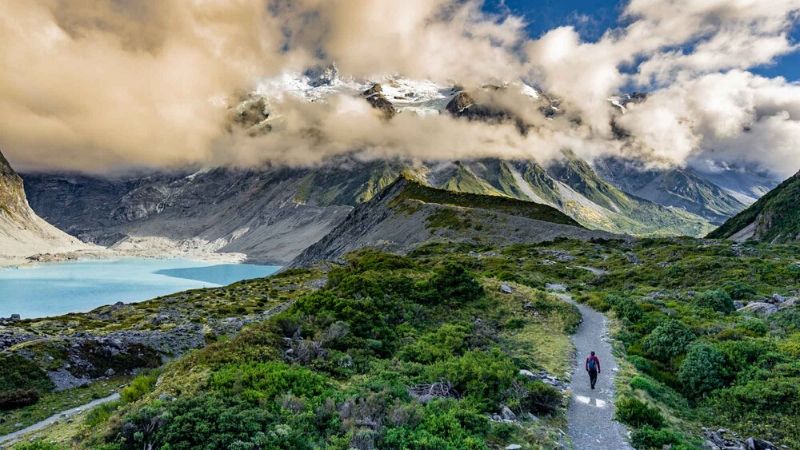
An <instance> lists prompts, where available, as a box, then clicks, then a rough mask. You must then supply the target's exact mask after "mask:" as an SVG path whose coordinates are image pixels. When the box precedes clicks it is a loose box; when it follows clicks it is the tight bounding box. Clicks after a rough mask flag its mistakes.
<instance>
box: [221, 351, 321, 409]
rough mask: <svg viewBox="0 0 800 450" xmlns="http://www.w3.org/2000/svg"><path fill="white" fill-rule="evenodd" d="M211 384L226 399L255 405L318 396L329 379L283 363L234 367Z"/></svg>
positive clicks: (224, 368) (225, 368)
mask: <svg viewBox="0 0 800 450" xmlns="http://www.w3.org/2000/svg"><path fill="white" fill-rule="evenodd" d="M211 385H212V386H213V387H214V388H215V389H217V390H219V391H220V393H222V395H224V396H226V397H236V398H241V399H244V400H246V401H251V402H265V401H271V400H274V399H275V398H276V397H277V396H278V395H282V394H288V393H290V394H292V395H294V396H296V397H300V398H310V397H318V396H320V395H322V394H323V393H324V392H325V390H326V388H327V382H326V380H325V378H324V377H323V376H321V375H318V374H316V373H314V372H312V371H311V370H309V369H307V368H305V367H298V366H291V365H289V364H285V363H282V362H273V361H271V362H265V363H248V364H232V365H230V366H227V367H223V368H221V369H220V370H219V371H217V372H216V373H215V374H214V375H213V377H212V378H211Z"/></svg>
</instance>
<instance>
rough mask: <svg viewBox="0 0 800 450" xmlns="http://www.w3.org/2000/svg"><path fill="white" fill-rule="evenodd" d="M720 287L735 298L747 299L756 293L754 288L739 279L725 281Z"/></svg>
mask: <svg viewBox="0 0 800 450" xmlns="http://www.w3.org/2000/svg"><path fill="white" fill-rule="evenodd" d="M722 289H724V290H725V292H727V293H728V295H730V296H731V298H733V299H736V300H749V299H751V298H753V296H755V295H756V290H755V289H753V287H752V286H750V285H749V284H744V283H742V282H741V281H726V282H725V283H724V284H723V285H722Z"/></svg>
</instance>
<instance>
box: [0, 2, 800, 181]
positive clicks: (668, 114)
mask: <svg viewBox="0 0 800 450" xmlns="http://www.w3.org/2000/svg"><path fill="white" fill-rule="evenodd" d="M799 13H800V1H799V0H774V1H770V2H764V1H760V0H706V1H703V2H698V1H694V0H668V1H664V0H632V1H630V2H629V3H628V4H627V5H626V6H625V9H624V11H623V13H622V17H621V24H622V25H621V26H620V27H619V28H616V29H612V30H608V31H607V32H606V33H605V34H604V35H603V36H602V37H600V38H599V39H597V40H596V41H593V42H586V41H584V40H583V39H582V38H581V36H580V34H579V33H578V31H576V30H575V28H574V27H571V26H564V27H559V28H555V29H553V30H550V31H549V32H548V33H545V34H544V35H542V36H541V37H540V38H538V39H531V38H529V37H528V36H526V34H525V25H526V23H525V19H524V18H523V17H519V16H515V15H513V14H510V13H508V12H503V13H501V14H489V13H486V12H485V11H484V9H483V8H482V2H481V1H480V0H407V1H404V2H400V3H398V2H392V1H375V0H232V1H226V0H186V1H184V0H162V1H159V2H151V1H146V0H128V1H119V0H75V1H70V2H65V1H63V0H28V1H13V0H12V1H11V2H8V3H7V4H5V5H4V14H3V15H2V16H1V17H0V42H3V45H0V148H3V150H4V152H6V153H7V154H8V155H9V157H10V159H11V160H12V162H13V163H14V164H15V165H16V166H17V167H20V168H21V169H24V170H51V169H59V170H61V169H67V170H82V171H95V172H104V171H108V170H125V169H129V168H134V167H178V166H184V165H216V164H236V165H252V164H260V163H263V162H265V161H272V162H277V163H292V164H305V163H312V162H316V161H319V160H320V159H322V158H325V157H328V156H331V155H335V154H339V153H343V152H352V151H361V152H364V153H367V154H370V155H378V156H380V155H402V156H410V157H435V158H442V159H447V158H466V157H479V156H503V157H530V158H536V159H539V160H541V161H547V160H549V159H552V158H554V157H556V156H557V155H558V154H559V153H560V151H561V150H564V149H571V150H573V151H574V152H575V153H577V154H578V155H580V156H583V157H586V158H594V157H597V156H600V155H609V154H620V153H624V154H625V155H627V156H631V155H634V156H638V157H641V158H646V159H652V160H658V161H668V162H670V163H671V164H679V165H680V164H685V163H686V162H687V161H691V160H695V159H698V155H703V154H708V155H711V156H713V158H717V159H720V160H725V161H731V162H735V161H738V160H744V161H751V162H752V161H755V162H757V163H759V164H760V165H761V166H762V167H765V168H768V169H772V170H776V171H781V172H782V173H785V172H787V171H789V170H790V169H789V168H797V167H798V166H800V157H799V156H798V153H800V152H797V151H796V150H795V149H794V148H793V147H794V144H793V143H794V142H796V141H797V137H798V134H797V132H798V128H797V123H798V120H799V119H798V116H800V86H798V85H796V84H793V83H790V82H787V81H786V80H784V79H781V78H775V79H769V78H764V77H759V76H756V75H753V74H752V73H750V72H748V70H750V69H752V68H753V67H755V66H758V65H763V64H769V63H771V62H773V61H775V59H776V58H777V57H779V56H781V55H784V54H787V53H790V52H793V51H796V50H797V44H796V43H793V42H792V41H791V40H790V38H789V35H790V31H791V28H792V27H793V26H794V25H795V23H796V21H797V18H798V14H799ZM330 62H335V63H336V64H337V65H338V67H339V69H340V71H341V72H342V73H343V74H345V75H346V76H350V77H355V78H363V79H383V78H385V77H386V76H388V75H393V74H399V75H402V76H405V77H409V78H413V79H428V80H433V81H436V82H437V83H439V84H441V85H443V86H449V85H453V84H460V85H462V86H465V87H466V88H467V89H468V90H469V91H470V92H471V93H473V94H474V95H476V96H479V97H481V98H480V100H481V101H482V102H486V103H491V104H494V105H496V106H498V107H502V108H503V109H505V110H508V111H512V112H513V113H514V114H515V115H516V116H517V117H520V118H523V119H524V120H525V122H526V123H528V124H530V125H531V128H530V131H529V132H528V133H527V134H525V135H522V134H520V133H519V132H518V130H517V127H515V126H513V125H512V124H494V125H491V124H485V123H479V122H467V121H464V120H456V119H453V118H451V117H448V116H444V115H443V116H426V117H418V116H415V115H414V114H411V113H403V114H400V115H398V116H396V117H395V118H394V119H392V120H390V121H386V120H382V119H381V118H380V117H379V115H378V114H377V113H376V111H374V110H372V109H371V108H370V107H369V105H368V104H367V103H366V102H365V101H363V99H360V98H358V97H357V96H348V95H342V94H335V95H332V96H330V97H328V98H326V99H325V101H322V102H311V103H309V102H304V101H299V100H297V99H296V98H293V97H291V96H287V97H285V98H283V97H282V98H279V99H273V101H272V105H271V108H272V109H273V110H274V111H275V112H278V113H279V115H280V117H281V118H280V120H279V122H276V124H277V125H279V126H276V127H275V130H274V132H273V133H270V134H268V135H266V136H258V137H250V136H247V135H245V134H243V133H233V134H231V133H229V132H228V131H227V130H226V127H225V124H226V120H228V115H229V111H228V106H229V105H230V104H231V102H233V101H235V100H236V99H237V98H238V97H237V96H238V95H240V93H242V92H247V91H251V90H253V89H254V88H255V87H256V86H257V85H258V84H259V82H260V81H263V80H264V79H267V78H270V77H275V76H281V75H282V74H286V73H290V72H297V71H302V70H304V69H307V68H309V67H312V66H314V65H318V64H322V65H325V64H328V63H330ZM516 80H528V81H530V82H534V83H536V84H537V85H539V86H540V87H541V88H543V89H544V90H545V92H547V93H548V94H549V95H552V96H555V97H557V98H558V99H559V100H560V102H561V106H560V109H561V110H562V111H563V112H564V114H563V115H559V116H556V117H555V118H553V119H552V120H546V119H545V118H544V117H543V116H542V115H541V113H540V112H539V107H540V106H542V104H541V103H537V102H534V101H532V100H531V99H530V98H529V97H527V96H524V95H520V94H519V93H518V92H516V91H515V90H514V89H505V90H502V89H501V90H499V91H486V92H484V91H483V90H481V89H480V86H482V85H484V84H487V83H491V84H502V83H504V82H506V81H511V82H513V81H516ZM630 89H640V90H644V91H648V93H649V95H648V97H647V99H646V100H645V101H644V102H642V103H640V104H636V105H630V106H629V108H628V111H627V113H626V114H625V115H624V116H620V114H619V112H618V111H617V109H616V108H614V107H612V106H610V105H609V102H608V98H609V96H612V95H615V94H618V93H619V92H621V91H624V90H630ZM612 122H614V123H615V124H616V125H617V126H618V127H622V128H624V129H625V130H626V131H628V133H629V134H630V137H629V138H628V139H626V140H620V139H617V138H616V136H615V133H614V129H613V128H612V126H611V124H612Z"/></svg>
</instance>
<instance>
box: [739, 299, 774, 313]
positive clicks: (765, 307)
mask: <svg viewBox="0 0 800 450" xmlns="http://www.w3.org/2000/svg"><path fill="white" fill-rule="evenodd" d="M737 311H738V312H740V313H744V314H755V315H757V316H768V315H770V314H774V313H776V312H778V307H777V306H775V305H773V304H771V303H765V302H750V303H748V304H747V306H745V307H743V308H739V309H738V310H737Z"/></svg>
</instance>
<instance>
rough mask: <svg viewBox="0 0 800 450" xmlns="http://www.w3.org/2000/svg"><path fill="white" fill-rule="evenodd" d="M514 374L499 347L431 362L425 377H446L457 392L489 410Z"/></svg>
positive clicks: (429, 378)
mask: <svg viewBox="0 0 800 450" xmlns="http://www.w3.org/2000/svg"><path fill="white" fill-rule="evenodd" d="M516 375H517V369H516V367H515V366H514V363H513V362H512V361H511V359H510V358H509V357H508V356H506V355H504V354H503V353H501V352H500V351H499V350H492V351H488V352H487V351H470V352H467V353H465V354H464V355H463V356H461V357H458V358H451V359H448V360H446V361H442V362H440V363H437V364H435V365H433V366H431V367H430V368H429V369H428V370H427V378H428V380H426V381H432V380H447V381H449V382H450V383H452V384H453V387H454V388H455V390H456V391H457V392H458V393H459V394H460V395H463V396H465V397H469V398H471V399H473V400H474V401H475V402H477V403H478V404H480V405H481V406H482V407H484V408H486V409H487V410H493V409H496V408H495V407H496V406H497V404H498V403H499V401H500V400H501V396H502V393H504V392H505V391H506V390H507V389H508V388H509V387H511V383H512V382H513V381H514V378H515V377H516Z"/></svg>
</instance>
